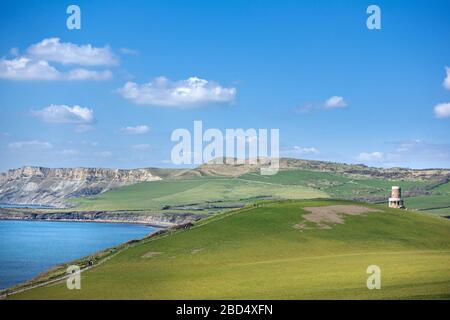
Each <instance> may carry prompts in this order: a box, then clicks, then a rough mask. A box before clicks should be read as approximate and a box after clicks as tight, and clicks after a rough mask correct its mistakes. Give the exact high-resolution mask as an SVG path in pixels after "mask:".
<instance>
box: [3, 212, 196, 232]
mask: <svg viewBox="0 0 450 320" xmlns="http://www.w3.org/2000/svg"><path fill="white" fill-rule="evenodd" d="M203 217H204V215H200V214H192V213H170V212H167V213H153V212H152V213H149V212H133V211H53V210H52V211H48V210H42V209H25V208H0V220H24V221H66V222H67V221H68V222H99V223H106V222H107V223H133V224H145V225H150V226H153V227H160V228H161V227H162V228H170V227H175V226H179V225H184V224H187V223H193V222H195V221H198V220H200V219H201V218H203Z"/></svg>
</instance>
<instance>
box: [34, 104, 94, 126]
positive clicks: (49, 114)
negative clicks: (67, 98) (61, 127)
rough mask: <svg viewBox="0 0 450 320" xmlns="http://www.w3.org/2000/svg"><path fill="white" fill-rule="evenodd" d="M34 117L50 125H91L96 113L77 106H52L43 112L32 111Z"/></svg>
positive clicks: (42, 110)
mask: <svg viewBox="0 0 450 320" xmlns="http://www.w3.org/2000/svg"><path fill="white" fill-rule="evenodd" d="M32 115H33V116H35V117H37V118H39V119H41V120H42V121H44V122H49V123H75V124H89V123H92V122H93V121H94V111H93V110H92V109H89V108H85V107H80V106H78V105H75V106H73V107H69V106H67V105H56V104H52V105H49V106H48V107H45V108H43V109H41V110H36V111H32Z"/></svg>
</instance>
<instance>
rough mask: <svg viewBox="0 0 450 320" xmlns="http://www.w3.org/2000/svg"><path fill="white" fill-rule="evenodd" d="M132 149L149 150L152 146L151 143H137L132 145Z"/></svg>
mask: <svg viewBox="0 0 450 320" xmlns="http://www.w3.org/2000/svg"><path fill="white" fill-rule="evenodd" d="M131 148H132V149H134V150H137V151H144V150H148V149H150V148H151V146H150V145H149V144H145V143H143V144H135V145H133V146H131Z"/></svg>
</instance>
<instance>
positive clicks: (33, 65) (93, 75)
mask: <svg viewBox="0 0 450 320" xmlns="http://www.w3.org/2000/svg"><path fill="white" fill-rule="evenodd" d="M0 78H3V79H9V80H98V81H100V80H108V79H111V78H112V72H111V71H109V70H104V71H95V70H88V69H84V68H77V69H73V70H69V71H68V72H60V71H58V70H57V69H56V68H55V67H53V66H51V65H50V64H49V63H48V62H47V61H45V60H32V59H30V58H26V57H19V58H14V59H11V60H8V59H1V60H0Z"/></svg>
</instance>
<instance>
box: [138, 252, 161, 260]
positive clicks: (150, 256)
mask: <svg viewBox="0 0 450 320" xmlns="http://www.w3.org/2000/svg"><path fill="white" fill-rule="evenodd" d="M160 254H162V252H154V251H149V252H147V253H144V254H143V255H142V256H141V258H144V259H148V258H153V257H156V256H159V255H160Z"/></svg>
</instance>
